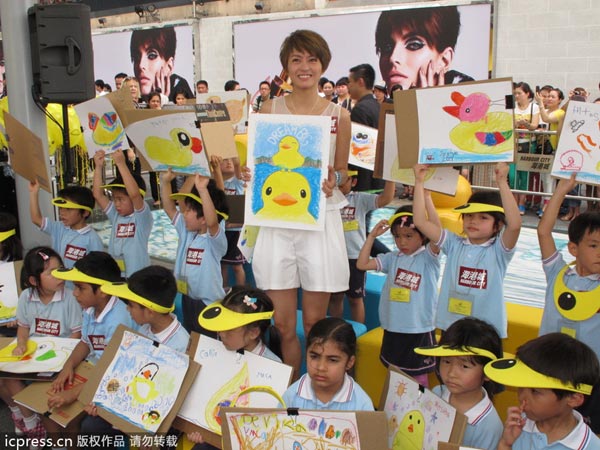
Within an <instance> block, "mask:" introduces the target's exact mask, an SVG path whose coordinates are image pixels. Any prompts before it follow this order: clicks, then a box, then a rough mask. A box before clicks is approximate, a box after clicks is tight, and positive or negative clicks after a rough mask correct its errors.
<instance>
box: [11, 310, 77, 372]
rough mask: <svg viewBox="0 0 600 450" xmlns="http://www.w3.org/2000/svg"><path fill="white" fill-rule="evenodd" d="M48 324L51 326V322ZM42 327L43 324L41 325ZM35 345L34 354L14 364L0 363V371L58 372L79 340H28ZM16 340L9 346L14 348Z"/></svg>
mask: <svg viewBox="0 0 600 450" xmlns="http://www.w3.org/2000/svg"><path fill="white" fill-rule="evenodd" d="M48 324H49V325H50V326H52V325H53V324H52V323H51V321H48ZM41 325H43V324H41ZM29 339H30V340H32V341H35V342H36V343H37V348H36V350H35V352H33V353H32V354H31V355H28V356H26V357H24V358H23V359H21V360H20V361H15V362H3V363H0V370H1V371H3V372H11V373H34V372H38V373H39V372H59V371H60V370H62V368H63V366H64V364H65V362H66V361H67V359H68V358H69V356H70V355H71V352H72V351H73V349H74V348H75V346H76V345H77V344H78V343H79V339H70V338H60V337H52V336H34V337H31V338H29ZM16 342H17V341H16V339H15V341H14V342H13V343H11V344H9V347H10V346H13V345H14V346H15V347H16Z"/></svg>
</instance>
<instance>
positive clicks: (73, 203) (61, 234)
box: [29, 180, 104, 269]
mask: <svg viewBox="0 0 600 450" xmlns="http://www.w3.org/2000/svg"><path fill="white" fill-rule="evenodd" d="M39 192H40V184H39V183H38V181H37V180H36V181H32V182H31V183H29V214H30V216H31V222H33V224H34V225H37V226H38V227H39V228H40V230H41V231H42V232H44V233H46V234H49V235H50V236H51V237H52V248H53V249H54V250H56V252H57V253H58V254H59V255H60V256H61V258H62V260H63V262H64V264H65V267H67V268H69V269H70V268H71V267H73V264H75V261H77V260H78V259H81V258H83V257H84V256H85V255H86V253H88V252H91V251H102V250H103V249H104V245H103V244H102V239H100V236H98V233H96V231H95V230H94V229H93V228H92V227H91V226H90V225H88V224H87V223H86V220H87V219H88V217H90V215H91V214H92V211H93V210H94V204H95V202H94V195H93V194H92V191H91V190H90V189H88V188H87V187H83V186H68V187H66V188H64V189H61V190H60V191H58V197H56V198H54V199H52V204H53V205H55V206H58V215H59V218H60V221H55V220H50V219H49V218H48V217H43V216H42V212H41V210H40V205H39Z"/></svg>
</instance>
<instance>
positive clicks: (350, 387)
mask: <svg viewBox="0 0 600 450" xmlns="http://www.w3.org/2000/svg"><path fill="white" fill-rule="evenodd" d="M283 401H284V402H285V405H286V407H288V408H300V409H331V410H339V411H373V410H374V409H375V408H373V402H372V401H371V398H370V397H369V396H368V395H367V393H366V392H365V391H364V390H363V389H362V388H361V387H360V386H359V385H358V383H357V382H356V381H354V379H352V377H351V376H350V375H348V374H344V383H343V384H342V387H341V388H340V390H339V391H338V392H337V393H336V394H335V395H334V396H333V398H332V399H331V400H330V401H329V402H327V403H323V402H321V401H320V400H319V399H318V398H317V397H316V395H315V392H314V391H313V388H312V381H311V379H310V376H309V375H308V374H307V373H306V374H304V375H302V377H300V379H299V380H298V381H296V382H295V383H294V384H292V385H291V386H290V387H289V388H287V391H285V392H284V393H283Z"/></svg>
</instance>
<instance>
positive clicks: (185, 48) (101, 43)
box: [92, 25, 194, 97]
mask: <svg viewBox="0 0 600 450" xmlns="http://www.w3.org/2000/svg"><path fill="white" fill-rule="evenodd" d="M92 44H93V47H94V73H95V79H102V80H104V82H105V83H109V84H111V85H112V86H113V87H114V76H115V75H116V74H117V73H119V72H123V73H126V74H127V75H130V76H135V77H136V78H137V79H138V80H139V82H140V90H141V95H144V96H145V95H148V94H149V93H150V92H152V91H154V90H156V88H160V90H161V91H162V93H163V94H165V95H167V96H169V97H170V96H171V94H173V96H174V91H175V90H176V89H177V87H178V86H181V85H182V83H183V82H184V81H185V85H188V82H193V80H194V52H193V37H192V27H191V26H188V25H186V26H177V27H173V26H167V27H161V28H145V29H139V30H133V31H124V32H119V33H107V34H96V35H93V36H92ZM186 80H187V81H186Z"/></svg>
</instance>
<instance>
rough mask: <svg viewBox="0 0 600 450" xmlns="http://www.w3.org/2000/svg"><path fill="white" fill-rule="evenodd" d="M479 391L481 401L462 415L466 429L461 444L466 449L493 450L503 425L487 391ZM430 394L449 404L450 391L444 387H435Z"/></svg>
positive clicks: (496, 445) (482, 389)
mask: <svg viewBox="0 0 600 450" xmlns="http://www.w3.org/2000/svg"><path fill="white" fill-rule="evenodd" d="M481 391H482V393H483V398H482V399H481V401H480V402H479V403H477V404H476V405H474V406H473V407H472V408H471V409H469V410H468V411H467V412H465V413H464V414H465V416H467V428H466V430H465V434H464V436H463V440H462V444H463V445H464V446H466V447H473V448H482V449H483V448H485V449H487V448H490V449H495V448H497V447H498V442H499V441H500V438H501V437H502V432H503V431H504V425H503V424H502V421H501V420H500V416H498V412H497V411H496V408H494V404H493V403H492V401H491V400H490V398H489V397H488V395H487V391H486V390H485V389H484V388H481ZM432 392H433V393H434V394H435V395H437V396H438V397H440V398H441V399H442V400H444V401H445V402H448V403H450V391H449V390H448V388H447V387H446V386H444V385H440V386H435V387H434V388H433V389H432Z"/></svg>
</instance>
